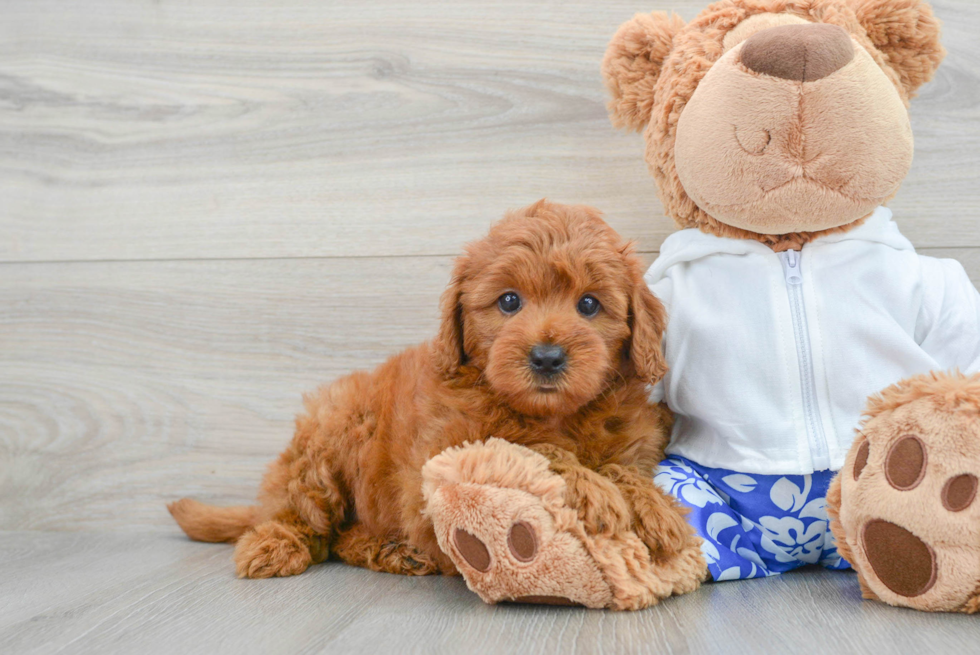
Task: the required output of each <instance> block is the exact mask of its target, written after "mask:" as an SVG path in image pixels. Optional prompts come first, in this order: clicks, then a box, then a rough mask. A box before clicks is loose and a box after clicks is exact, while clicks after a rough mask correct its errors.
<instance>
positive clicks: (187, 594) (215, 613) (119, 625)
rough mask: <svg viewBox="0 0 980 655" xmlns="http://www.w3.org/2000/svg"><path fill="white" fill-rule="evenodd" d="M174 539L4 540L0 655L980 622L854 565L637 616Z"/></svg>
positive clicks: (915, 632) (583, 644)
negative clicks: (509, 598) (870, 583)
mask: <svg viewBox="0 0 980 655" xmlns="http://www.w3.org/2000/svg"><path fill="white" fill-rule="evenodd" d="M230 554H231V547H230V546H225V545H217V546H216V545H211V544H195V543H191V542H188V541H187V540H185V539H181V538H179V537H176V536H174V535H157V536H152V535H151V536H139V535H125V534H118V533H116V534H93V533H7V534H4V535H0V556H2V557H3V561H2V563H0V573H2V578H0V579H2V581H3V583H2V584H3V595H2V598H3V599H4V600H9V601H10V602H7V603H0V652H2V653H71V654H79V655H81V654H83V653H93V654H95V655H104V654H106V653H187V654H192V653H202V654H213V653H273V652H275V653H315V652H324V653H399V654H400V653H460V652H480V653H522V654H523V653H529V654H533V653H725V654H726V655H743V654H744V655H758V654H760V653H778V654H786V653H792V654H793V655H803V654H807V653H813V654H816V655H826V654H827V653H889V654H890V655H899V654H902V653H963V654H965V653H975V652H976V651H977V644H978V643H980V622H978V621H977V619H976V617H972V616H948V615H935V614H925V613H921V612H914V611H912V610H904V609H895V608H893V607H889V606H887V605H881V604H877V603H863V602H861V600H860V598H859V596H858V592H857V585H856V583H855V580H854V574H853V573H840V572H832V571H824V570H813V571H804V572H800V573H791V574H786V575H784V576H780V577H776V578H770V579H767V580H755V581H743V582H726V583H722V584H716V585H711V586H708V587H705V588H703V589H702V590H700V591H698V592H697V593H694V594H689V595H687V596H682V597H679V598H673V599H670V600H668V601H666V602H665V603H663V604H661V605H659V606H657V607H654V608H651V609H649V610H644V611H642V612H607V611H603V610H585V609H570V608H564V607H528V606H523V605H497V606H489V605H485V604H483V603H482V602H481V601H480V599H479V598H477V596H476V595H475V594H472V593H470V592H469V590H467V589H466V585H465V584H464V583H463V580H462V578H458V577H453V578H445V577H436V576H432V577H425V578H408V577H403V576H397V575H390V574H385V573H373V572H371V571H365V570H363V569H356V568H353V567H349V566H345V565H343V564H333V563H330V564H324V565H320V566H316V567H314V568H312V569H310V571H308V572H307V573H304V574H303V575H300V576H296V577H294V578H285V579H283V578H279V579H273V580H238V579H236V578H235V576H234V575H233V573H232V567H231V562H230Z"/></svg>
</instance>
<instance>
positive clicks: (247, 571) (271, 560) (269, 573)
mask: <svg viewBox="0 0 980 655" xmlns="http://www.w3.org/2000/svg"><path fill="white" fill-rule="evenodd" d="M312 561H313V558H312V556H311V555H310V549H309V547H307V545H306V544H305V543H304V542H303V540H302V539H301V538H300V536H299V535H297V534H296V533H295V532H294V531H292V530H290V529H289V528H288V527H287V526H285V525H283V524H282V523H279V522H278V521H267V522H265V523H260V524H259V525H257V526H255V528H254V529H252V530H249V531H248V532H246V533H245V534H243V535H242V536H241V537H240V538H239V539H238V543H237V544H236V545H235V570H236V571H237V573H238V577H239V578H271V577H286V576H289V575H298V574H300V573H302V572H303V571H305V570H306V569H307V568H308V567H309V566H310V564H311V563H312Z"/></svg>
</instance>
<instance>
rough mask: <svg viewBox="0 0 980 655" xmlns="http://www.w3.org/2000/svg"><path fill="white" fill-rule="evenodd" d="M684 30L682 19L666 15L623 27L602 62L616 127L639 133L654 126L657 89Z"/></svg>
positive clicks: (648, 16)
mask: <svg viewBox="0 0 980 655" xmlns="http://www.w3.org/2000/svg"><path fill="white" fill-rule="evenodd" d="M683 27H684V21H683V20H682V19H681V17H680V16H678V15H677V14H670V15H667V14H666V13H664V12H662V11H655V12H653V13H652V14H637V15H636V16H634V17H633V18H632V19H631V20H629V21H627V22H625V23H623V24H622V25H621V26H620V27H619V30H618V31H617V32H616V35H615V36H613V38H612V41H610V42H609V46H608V47H607V48H606V56H605V57H604V58H603V60H602V77H603V79H604V80H605V82H606V88H607V89H609V92H610V93H611V94H612V100H610V101H609V105H608V107H609V116H610V118H611V119H612V122H613V125H615V126H616V127H624V128H627V129H630V130H635V131H637V132H639V131H640V130H642V129H643V128H644V127H646V125H647V123H649V122H650V112H651V111H652V110H653V87H654V86H656V84H657V78H658V77H660V69H661V68H662V67H663V64H664V60H665V59H666V58H667V55H669V54H670V49H671V46H672V43H673V40H674V35H676V34H677V33H678V32H680V31H681V29H682V28H683Z"/></svg>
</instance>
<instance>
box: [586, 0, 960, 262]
mask: <svg viewBox="0 0 980 655" xmlns="http://www.w3.org/2000/svg"><path fill="white" fill-rule="evenodd" d="M760 15H767V16H766V17H765V18H764V19H758V18H757V17H758V16H760ZM780 15H783V16H792V17H795V18H798V19H800V20H802V21H804V22H809V23H812V22H818V23H827V24H830V25H837V26H839V27H841V28H843V29H844V30H845V31H847V33H848V34H849V35H850V36H851V38H852V40H853V42H854V44H855V45H856V46H857V47H859V48H860V49H861V50H863V51H864V52H865V53H866V54H867V56H868V57H869V58H870V60H871V62H873V63H874V64H875V66H877V69H878V73H876V74H875V75H874V76H870V69H869V67H868V66H867V65H865V66H864V67H863V68H862V69H861V71H863V73H862V74H865V75H868V76H869V77H868V80H867V81H868V83H869V84H871V85H872V86H873V88H872V89H870V91H872V92H873V96H870V94H869V97H870V98H871V99H870V100H869V102H870V103H871V111H870V113H868V112H864V113H862V114H860V115H857V114H852V115H850V116H849V117H848V120H847V121H845V123H844V124H842V123H840V122H839V121H838V120H833V121H831V120H829V119H828V120H827V124H828V125H832V127H831V128H830V129H843V130H845V133H844V134H843V135H841V138H840V139H839V140H838V141H837V143H840V144H842V145H844V146H845V148H844V150H843V151H842V155H841V157H838V158H830V157H827V158H824V163H826V164H831V162H832V164H831V165H830V166H828V167H827V168H826V169H825V170H823V171H821V172H816V171H814V172H811V173H808V174H807V175H808V176H809V177H810V178H813V179H815V180H816V181H818V182H819V183H820V184H822V185H823V186H824V187H827V188H828V189H831V190H833V189H835V188H839V187H841V185H843V184H847V183H848V182H847V181H846V180H847V178H842V177H840V176H837V175H835V171H836V170H845V171H851V172H854V171H860V170H861V169H862V167H868V166H874V165H877V162H878V160H879V159H881V158H884V159H886V160H893V161H892V163H891V164H887V163H886V164H885V165H884V166H882V180H881V181H880V182H879V183H875V182H872V181H871V180H868V179H865V178H861V177H860V176H859V177H858V179H857V180H856V181H857V182H859V184H858V188H857V189H855V190H854V193H847V194H845V195H848V196H858V197H860V198H861V199H862V200H866V201H867V202H865V203H854V204H853V206H847V207H846V209H847V211H842V212H841V213H835V214H834V215H833V216H828V214H826V213H824V212H826V210H827V208H828V206H832V205H833V203H832V202H830V201H831V200H833V201H836V203H838V204H841V203H843V201H844V198H840V197H838V196H837V195H835V194H834V193H831V192H830V191H828V192H825V193H808V191H812V190H811V189H807V188H801V189H798V190H799V193H797V194H795V198H796V200H797V201H799V200H800V199H804V202H803V203H802V206H800V207H794V208H793V209H794V210H795V217H794V219H793V221H792V224H779V225H774V224H773V222H772V217H773V215H774V214H777V213H778V210H777V209H771V210H770V211H767V212H764V216H763V218H762V219H761V220H762V223H761V224H760V226H759V227H758V229H753V228H751V227H747V226H746V223H745V222H744V217H743V220H742V221H737V222H738V223H739V224H731V223H729V222H727V221H726V220H725V219H724V218H723V217H720V216H718V215H716V214H715V213H714V212H713V211H712V210H711V208H710V207H705V206H704V205H703V204H702V203H703V202H704V201H705V200H707V196H706V195H704V193H703V192H702V195H701V196H700V199H701V202H699V201H698V199H697V198H694V197H692V196H691V195H690V193H689V190H688V189H687V188H686V183H685V182H683V181H682V179H681V176H680V175H679V173H678V159H675V146H677V144H678V136H679V134H678V129H679V122H680V121H681V118H682V117H683V116H685V115H686V113H687V112H686V109H687V107H688V105H689V103H691V102H692V98H693V97H694V96H695V94H696V92H700V90H701V87H702V86H703V85H702V80H703V79H704V78H705V76H706V75H708V74H709V72H711V71H713V69H714V66H715V64H717V63H718V62H719V60H721V59H722V57H723V56H725V53H726V51H727V52H729V53H731V52H732V51H733V50H734V49H735V47H736V45H737V44H734V43H733V39H728V42H727V43H726V37H728V36H729V35H730V34H732V33H734V32H735V30H736V29H738V28H739V26H740V25H744V24H746V23H748V22H749V21H750V20H752V19H753V18H755V19H756V20H762V21H763V22H766V23H772V22H775V23H779V24H787V23H790V22H793V21H787V19H784V18H776V16H780ZM756 27H761V25H757V26H756ZM748 31H749V30H744V32H746V33H745V34H744V35H742V38H743V39H744V38H747V37H748V36H749V35H748V33H747V32H748ZM756 31H758V30H756ZM668 42H669V45H668ZM726 46H727V48H726ZM943 55H944V51H943V49H942V46H941V45H940V44H939V22H938V21H937V20H936V19H935V17H934V16H933V14H932V11H931V9H930V8H929V6H928V5H927V4H925V3H924V2H919V1H918V0H868V1H860V2H859V1H857V0H853V1H852V2H846V1H844V0H810V1H808V0H795V1H793V0H721V1H720V2H716V3H714V4H712V5H710V6H709V7H708V8H706V9H705V10H704V11H702V12H701V14H700V15H698V17H697V18H695V19H694V20H693V21H691V22H690V23H688V24H686V25H684V24H682V23H681V22H680V21H679V20H678V19H677V18H676V17H669V16H667V15H666V14H662V13H654V14H649V15H638V16H637V17H635V18H634V19H633V20H632V21H629V22H627V23H626V24H624V25H623V26H622V27H621V28H620V30H619V31H618V32H617V33H616V35H615V36H614V37H613V39H612V41H611V42H610V44H609V48H608V49H607V51H606V57H605V59H604V61H603V75H604V78H605V80H606V85H607V87H608V88H609V90H610V92H611V95H612V100H611V101H610V103H609V108H610V114H611V116H612V120H613V123H614V124H615V125H617V126H620V127H627V128H629V129H633V130H637V131H640V130H642V131H643V132H644V138H645V140H646V161H647V164H648V166H649V168H650V172H651V174H652V175H653V177H654V180H655V181H656V183H657V188H658V192H659V196H660V199H661V202H662V203H663V205H664V209H665V210H666V212H667V213H668V214H669V215H670V216H671V217H673V218H674V220H675V221H676V222H677V224H678V225H679V226H680V227H682V228H690V227H695V228H698V229H701V230H703V231H705V232H709V233H711V234H717V235H719V236H725V237H733V238H740V239H753V240H757V241H761V242H763V243H765V244H768V245H771V246H773V247H775V248H777V249H785V248H790V247H792V248H799V247H800V246H801V245H802V244H804V243H806V242H807V241H810V240H812V239H813V238H816V237H819V236H821V235H825V234H828V233H832V232H835V231H841V230H847V229H850V227H852V226H853V225H855V224H856V223H858V222H859V221H860V220H862V219H863V218H864V217H866V216H867V215H868V214H869V213H870V212H871V211H872V210H873V209H874V207H875V206H876V205H877V204H880V203H881V202H882V201H883V200H885V199H887V198H888V197H890V195H891V194H892V193H894V191H895V189H896V188H897V184H898V182H899V181H900V179H901V177H899V178H898V179H895V177H894V176H893V175H888V174H885V173H886V172H889V171H892V170H893V168H894V167H899V168H900V167H901V165H902V164H903V162H904V165H905V170H907V161H905V160H903V158H902V157H896V156H895V155H893V154H890V152H891V147H892V143H891V139H894V138H895V137H896V136H902V135H905V134H907V132H908V130H905V131H904V132H897V133H894V134H890V135H889V138H888V139H868V140H865V139H862V138H860V137H861V134H862V130H871V131H874V128H875V126H876V125H877V124H878V121H879V120H880V119H879V118H878V116H879V110H881V111H883V112H884V113H885V115H888V116H893V115H894V113H895V109H894V107H895V106H897V105H904V104H906V103H907V102H908V99H909V98H910V97H912V96H913V95H914V94H915V91H916V89H917V88H918V87H919V86H920V85H921V84H923V83H924V82H926V81H928V80H929V79H931V77H932V74H933V72H934V71H935V69H936V67H937V66H938V65H939V62H940V61H941V60H942V57H943ZM736 57H737V52H735V54H731V58H730V60H729V61H730V62H731V63H732V64H734V63H735V59H736ZM855 59H856V61H864V62H865V64H867V58H864V57H856V58H855ZM849 66H850V65H849ZM847 68H848V67H845V69H847ZM841 72H843V70H842V71H839V72H838V73H835V74H833V75H830V76H828V77H826V78H823V79H822V80H817V81H815V82H810V83H798V85H799V86H800V87H807V85H808V84H811V85H816V84H820V83H821V82H828V81H831V80H835V79H836V78H837V77H838V75H839V74H840V73H841ZM856 73H857V71H855V74H856ZM882 77H883V78H884V79H885V80H887V81H888V82H889V83H890V85H884V84H881V83H880V80H881V78H882ZM876 78H877V79H876ZM766 82H767V83H768V86H770V87H771V91H772V92H773V93H778V89H779V88H780V87H783V86H785V85H786V84H787V81H786V80H780V79H778V78H774V77H768V78H767V80H766ZM858 84H859V85H860V82H858ZM824 86H826V87H827V88H825V89H822V90H821V91H819V92H818V91H815V90H814V91H811V90H810V89H809V88H807V89H799V93H802V94H803V95H805V96H807V97H812V98H818V97H819V98H820V100H819V102H821V103H823V104H824V106H826V107H832V106H833V105H834V104H835V103H837V102H840V103H844V104H847V103H851V104H852V106H853V103H855V102H859V100H857V99H856V98H854V97H853V94H852V93H851V92H849V91H848V88H849V87H848V85H842V86H841V87H839V88H835V87H834V83H833V82H830V83H829V84H825V85H824ZM651 89H652V92H651ZM745 95H746V97H748V98H749V99H748V100H747V101H746V102H744V104H743V105H742V107H740V108H737V109H736V110H731V109H727V110H726V111H725V112H724V114H723V115H724V118H725V119H726V120H727V121H728V123H727V124H728V126H729V129H730V127H731V124H732V123H735V124H736V125H741V124H742V123H743V122H744V121H748V122H749V123H752V122H753V121H752V117H753V114H754V113H755V110H756V108H757V107H758V105H757V104H754V103H759V102H762V103H765V102H766V98H768V93H766V94H763V95H761V96H760V95H759V94H758V89H756V88H754V87H753V89H752V92H751V93H750V92H749V89H746V90H745ZM879 105H880V107H879ZM750 108H751V109H752V111H750V110H749V109H750ZM865 109H867V106H866V107H865ZM774 118H778V117H774ZM906 120H907V119H906ZM803 123H805V124H806V125H805V128H804V132H805V133H806V135H807V136H808V137H809V136H810V134H811V132H812V133H814V134H816V133H818V132H820V131H821V129H820V127H819V126H818V125H817V124H815V123H808V122H806V121H803ZM795 124H796V123H793V124H787V123H786V122H780V123H778V124H772V125H769V126H763V127H764V128H765V129H769V130H770V131H773V130H775V131H780V130H782V131H786V132H792V131H793V129H794V125H795ZM797 129H798V125H797ZM747 134H748V139H749V144H750V150H752V149H753V148H752V147H751V146H753V145H754V146H755V148H756V149H757V148H759V147H760V144H761V143H762V142H763V141H764V139H760V138H759V137H758V135H757V130H752V129H750V130H749V131H748V132H747ZM847 134H850V135H852V137H853V138H854V140H853V142H852V143H847V138H848V137H847V136H846V135H847ZM814 138H819V137H814ZM909 138H910V137H909ZM725 142H727V143H729V144H731V145H732V146H737V142H735V141H734V139H732V135H727V139H726V141H725ZM728 152H734V151H728ZM739 152H740V151H739ZM749 156H750V155H746V156H745V157H744V158H740V160H741V162H742V163H741V164H738V165H749V164H747V163H746V160H747V158H748V157H749ZM763 159H765V160H766V161H767V163H768V165H769V166H772V167H773V170H774V171H778V170H779V164H780V163H781V158H780V157H764V156H763ZM723 161H727V160H723ZM798 161H799V162H800V163H801V164H802V163H805V161H806V160H798ZM733 165H735V164H734V162H733ZM736 170H737V169H736ZM799 172H800V174H801V179H806V176H803V175H802V173H803V170H802V169H801V170H800V171H799ZM902 175H903V176H904V170H903V172H902ZM716 181H717V176H716ZM794 184H796V185H801V186H804V187H805V185H803V183H801V182H796V183H794ZM811 184H812V183H811ZM793 190H794V189H792V188H787V190H786V191H784V192H783V194H776V196H775V197H774V199H773V202H772V206H773V207H783V208H785V202H784V203H783V204H780V200H781V199H782V200H784V201H785V197H784V194H787V193H788V192H789V191H793ZM868 190H873V191H876V192H877V193H875V194H872V195H875V199H874V200H873V201H872V199H871V198H869V197H866V196H867V195H868V194H867V193H864V192H866V191H868ZM819 196H826V197H823V198H819ZM812 197H818V198H819V199H818V200H816V201H813V200H810V198H812ZM716 202H717V201H716ZM844 204H846V203H844ZM862 208H863V212H862V211H861V209H862ZM806 210H809V211H806Z"/></svg>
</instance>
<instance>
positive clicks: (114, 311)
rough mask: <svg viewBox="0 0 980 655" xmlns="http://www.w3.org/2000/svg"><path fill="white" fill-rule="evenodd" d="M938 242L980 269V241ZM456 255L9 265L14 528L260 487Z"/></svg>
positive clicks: (384, 352)
mask: <svg viewBox="0 0 980 655" xmlns="http://www.w3.org/2000/svg"><path fill="white" fill-rule="evenodd" d="M928 252H931V253H932V254H935V255H941V256H955V257H957V258H959V259H960V260H961V261H963V262H964V263H965V264H966V266H967V267H968V270H969V271H970V273H971V274H972V276H973V279H974V281H975V282H980V250H975V249H960V250H935V251H928ZM647 258H648V260H649V259H651V258H652V255H647ZM450 263H451V260H450V258H448V257H395V258H346V259H283V260H243V261H179V262H102V263H94V262H92V263H86V264H84V265H82V264H77V263H57V264H30V265H27V264H7V265H0V271H2V274H0V307H2V308H3V311H2V312H0V526H2V528H6V529H30V530H78V529H89V530H98V529H110V530H129V531H145V530H160V531H165V532H166V531H169V532H173V531H174V530H175V529H176V528H175V526H174V525H173V522H172V521H171V519H170V517H169V515H168V514H167V513H166V511H165V510H164V503H165V502H166V501H168V500H172V499H175V498H178V497H181V496H183V495H188V494H190V495H194V496H196V497H199V498H201V499H204V500H210V501H212V502H218V503H234V502H249V501H250V500H251V499H252V498H254V494H255V491H256V489H257V485H258V481H259V479H260V477H261V474H262V471H263V470H264V469H265V466H266V465H267V463H268V462H269V461H271V460H272V458H273V457H275V455H276V454H277V453H278V452H279V451H280V450H281V449H282V448H283V447H284V446H285V444H286V443H287V442H288V440H289V438H290V437H291V436H292V419H293V416H294V414H295V413H296V412H298V411H299V410H300V408H301V404H300V398H301V395H302V394H303V393H304V392H308V391H312V390H313V389H314V388H315V387H316V386H318V385H320V384H323V383H326V382H329V381H332V380H334V379H336V378H337V377H339V376H342V375H344V374H346V373H349V372H350V371H353V370H355V369H359V368H369V367H372V366H375V365H376V364H378V363H380V362H381V361H383V360H384V359H385V358H386V357H388V356H389V355H391V354H393V353H394V352H397V351H398V350H401V349H402V348H404V347H407V346H409V345H412V344H415V343H418V342H421V341H424V340H426V339H428V338H430V337H431V336H432V335H433V334H435V331H436V327H437V324H438V310H437V301H438V296H439V293H440V291H441V290H442V288H443V287H444V286H445V284H446V282H447V280H448V277H449V267H450Z"/></svg>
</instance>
